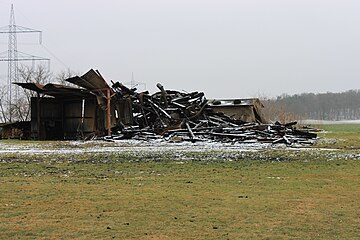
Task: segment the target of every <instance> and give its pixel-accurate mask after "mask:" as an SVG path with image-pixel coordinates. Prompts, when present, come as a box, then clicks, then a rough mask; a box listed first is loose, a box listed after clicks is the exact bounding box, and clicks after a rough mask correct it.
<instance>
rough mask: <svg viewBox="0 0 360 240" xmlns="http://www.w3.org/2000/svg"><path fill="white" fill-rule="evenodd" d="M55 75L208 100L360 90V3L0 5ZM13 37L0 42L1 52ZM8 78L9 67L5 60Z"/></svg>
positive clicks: (128, 0) (184, 0)
mask: <svg viewBox="0 0 360 240" xmlns="http://www.w3.org/2000/svg"><path fill="white" fill-rule="evenodd" d="M11 3H13V4H14V9H15V18H16V24H17V25H20V26H25V27H29V28H34V29H38V30H42V31H43V46H41V45H36V43H37V36H36V35H33V34H32V35H28V36H26V37H25V36H18V50H19V51H22V52H26V53H29V54H33V55H40V56H43V57H49V58H51V70H52V71H53V72H55V73H56V72H59V71H61V70H64V69H66V68H70V69H71V70H73V71H75V72H78V73H80V74H83V73H85V72H86V71H88V70H89V69H90V68H94V69H98V70H99V71H100V72H101V73H102V75H103V76H104V77H105V78H106V79H107V80H108V81H110V80H114V81H121V82H129V81H130V80H131V74H132V72H134V76H135V80H136V81H138V82H143V83H146V88H147V89H149V90H150V91H151V92H153V91H155V90H156V87H155V84H156V83H157V82H160V83H162V84H163V85H164V86H165V88H167V89H176V90H187V91H195V90H198V91H204V92H205V93H206V96H207V97H208V98H246V97H258V96H267V97H274V96H277V95H280V94H282V93H288V94H295V93H302V92H315V93H318V92H327V91H330V92H340V91H345V90H350V89H359V88H360V87H359V79H360V1H359V0H341V1H340V0H233V1H231V0H181V1H180V0H111V1H110V0H108V1H106V0H102V1H85V0H71V1H70V0H62V1H49V0H31V1H29V0H13V1H8V0H0V26H6V25H8V24H9V14H10V5H11ZM3 51H7V36H5V35H4V34H3V35H2V36H0V52H3ZM0 65H1V66H0V71H1V72H0V78H1V79H3V82H6V75H7V64H6V63H3V62H0Z"/></svg>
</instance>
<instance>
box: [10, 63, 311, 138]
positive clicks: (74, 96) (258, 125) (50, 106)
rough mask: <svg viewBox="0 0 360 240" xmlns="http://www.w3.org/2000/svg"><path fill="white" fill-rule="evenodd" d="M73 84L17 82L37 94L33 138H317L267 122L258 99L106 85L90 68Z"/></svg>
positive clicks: (160, 86)
mask: <svg viewBox="0 0 360 240" xmlns="http://www.w3.org/2000/svg"><path fill="white" fill-rule="evenodd" d="M66 81H67V82H69V83H71V84H73V85H74V87H71V86H64V85H59V84H52V83H49V84H46V85H41V84H38V83H16V84H17V85H19V86H21V87H23V88H24V89H28V90H31V91H35V92H36V93H37V94H36V95H37V96H36V97H32V98H31V134H30V135H31V138H32V139H39V140H73V139H93V138H98V137H105V136H107V137H108V138H110V137H111V138H112V139H130V138H133V139H142V140H148V139H154V138H155V139H157V138H162V139H166V140H174V139H176V140H181V141H186V140H189V141H193V142H194V141H202V140H215V141H240V142H254V141H260V142H273V143H277V142H284V143H286V144H291V143H293V142H300V143H302V142H303V143H307V142H309V141H308V140H309V139H313V138H316V135H314V134H312V133H308V132H303V131H299V130H296V129H294V128H293V125H295V123H289V124H284V125H283V124H280V123H276V124H269V123H267V120H266V119H265V117H264V116H263V114H262V112H261V109H262V108H263V105H262V104H261V102H260V101H259V99H232V100H229V99H220V100H219V99H214V100H207V99H206V98H205V94H204V93H203V92H191V93H185V92H179V91H173V90H165V88H164V87H163V86H162V85H161V84H157V87H158V88H159V92H157V93H154V94H152V95H150V94H149V92H147V91H144V92H137V90H136V89H135V88H134V89H131V88H128V87H126V86H125V85H123V84H122V83H120V82H115V83H114V82H112V86H111V87H110V86H109V85H108V84H107V82H106V81H105V79H104V78H103V77H102V76H101V74H100V73H99V72H98V71H96V70H93V69H91V70H89V71H88V72H87V73H85V74H84V75H82V76H76V77H72V78H69V79H66Z"/></svg>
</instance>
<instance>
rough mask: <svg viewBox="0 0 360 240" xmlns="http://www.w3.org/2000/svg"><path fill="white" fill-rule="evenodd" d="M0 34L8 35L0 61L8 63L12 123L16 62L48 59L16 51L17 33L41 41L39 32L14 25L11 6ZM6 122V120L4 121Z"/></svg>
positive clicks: (17, 79)
mask: <svg viewBox="0 0 360 240" xmlns="http://www.w3.org/2000/svg"><path fill="white" fill-rule="evenodd" d="M0 33H2V34H8V37H9V38H8V50H7V51H5V52H2V53H0V61H5V62H8V76H7V107H8V109H7V110H8V119H7V120H8V121H9V122H12V113H13V104H14V102H16V101H17V99H18V97H19V87H18V86H17V85H15V84H13V83H14V82H19V78H18V62H21V61H33V62H34V61H47V62H48V64H49V62H50V59H49V58H43V57H38V56H33V55H30V54H26V53H23V52H20V51H18V50H17V36H16V35H17V34H18V33H37V34H39V44H41V41H42V32H41V31H39V30H35V29H31V28H27V27H22V26H18V25H16V24H15V14H14V6H13V4H11V11H10V22H9V25H8V26H4V27H1V28H0ZM5 121H6V119H5Z"/></svg>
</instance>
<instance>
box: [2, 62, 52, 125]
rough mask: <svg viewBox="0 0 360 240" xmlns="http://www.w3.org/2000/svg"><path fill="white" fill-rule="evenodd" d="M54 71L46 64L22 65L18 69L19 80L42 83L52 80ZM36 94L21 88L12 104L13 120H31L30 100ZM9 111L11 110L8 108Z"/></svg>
mask: <svg viewBox="0 0 360 240" xmlns="http://www.w3.org/2000/svg"><path fill="white" fill-rule="evenodd" d="M51 78H52V73H51V72H50V71H49V70H48V69H47V67H46V66H44V65H37V66H35V67H34V66H27V65H22V66H20V67H19V69H18V81H19V82H23V83H40V84H46V83H48V82H50V80H51ZM34 96H35V92H33V91H30V90H26V89H21V90H19V94H18V96H17V98H16V99H15V101H14V102H13V103H12V106H11V113H9V114H12V120H13V121H14V120H15V121H28V120H30V101H31V97H34ZM8 112H9V110H8Z"/></svg>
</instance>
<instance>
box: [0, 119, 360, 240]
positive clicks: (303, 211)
mask: <svg viewBox="0 0 360 240" xmlns="http://www.w3.org/2000/svg"><path fill="white" fill-rule="evenodd" d="M357 127H358V126H335V125H331V126H330V125H329V126H323V128H324V129H325V130H326V131H327V132H326V133H322V134H321V137H322V139H321V140H320V141H319V145H318V146H314V147H315V148H316V147H322V148H327V149H329V150H326V149H325V150H324V149H322V150H317V149H315V150H314V149H313V150H312V149H307V150H298V149H295V150H294V149H274V150H273V149H269V148H266V149H259V150H257V151H249V152H238V151H237V150H236V149H235V150H232V151H230V152H226V154H224V152H225V150H221V149H217V150H206V152H202V151H200V152H198V151H194V152H192V151H189V152H186V153H184V152H181V154H179V153H176V151H174V150H161V151H159V152H157V151H153V152H152V153H147V152H145V153H144V152H141V153H139V152H136V153H135V152H131V151H130V152H129V151H127V152H124V151H116V152H104V153H96V154H93V153H66V154H65V155H61V154H60V155H59V154H55V153H56V151H57V149H58V148H59V147H61V146H63V145H65V147H71V145H69V146H68V143H66V142H64V143H58V142H57V143H51V142H44V143H41V142H37V143H36V144H37V145H39V146H38V147H40V148H41V147H42V144H43V145H44V148H47V149H53V151H54V153H51V152H50V153H46V154H34V153H26V154H25V153H14V152H11V153H0V159H1V161H0V186H1V188H0V190H1V192H0V239H359V238H360V198H359V196H360V181H359V179H360V163H359V159H360V149H359V146H360V144H359V143H357V141H359V136H358V134H359V132H360V131H359V130H358V128H357ZM5 143H6V144H10V145H13V146H15V148H16V146H17V145H20V146H24V145H27V144H31V143H30V142H29V143H22V142H18V141H14V142H7V141H5ZM45 145H46V146H45ZM350 146H351V147H350ZM87 147H89V148H93V147H94V146H92V145H87ZM334 149H336V150H334ZM209 156H212V157H209Z"/></svg>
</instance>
